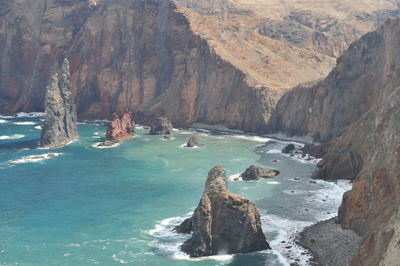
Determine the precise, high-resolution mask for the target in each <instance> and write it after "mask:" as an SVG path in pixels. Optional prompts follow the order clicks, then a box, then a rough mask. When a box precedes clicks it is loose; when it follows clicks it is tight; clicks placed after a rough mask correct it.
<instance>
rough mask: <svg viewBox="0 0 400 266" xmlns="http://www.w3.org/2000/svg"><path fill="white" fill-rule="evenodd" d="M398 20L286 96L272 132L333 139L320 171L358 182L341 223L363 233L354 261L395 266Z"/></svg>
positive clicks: (399, 235) (399, 156)
mask: <svg viewBox="0 0 400 266" xmlns="http://www.w3.org/2000/svg"><path fill="white" fill-rule="evenodd" d="M399 47H400V19H391V20H388V21H387V22H386V23H385V24H384V25H383V26H382V27H381V28H380V29H379V30H378V31H376V32H373V33H369V34H367V35H366V36H364V37H363V38H361V39H360V40H359V41H357V42H355V43H354V44H352V45H351V46H350V48H349V49H348V51H346V52H345V53H344V55H343V56H342V57H341V58H340V59H339V60H338V65H337V66H336V68H335V69H334V70H333V71H332V72H331V73H330V75H329V76H328V77H327V78H326V79H325V80H323V81H321V82H319V83H317V84H314V85H312V84H311V85H309V86H301V87H298V88H296V89H294V90H293V91H291V92H289V93H288V94H287V95H285V96H284V97H283V98H282V99H281V101H280V102H279V103H278V106H277V109H276V112H275V114H274V115H273V118H272V119H271V121H270V129H271V130H272V131H281V132H286V133H289V134H292V135H293V134H296V135H304V134H312V135H314V136H316V137H317V138H318V139H319V140H322V141H329V140H331V139H333V140H331V141H330V142H329V143H328V145H327V147H328V152H327V154H326V155H325V157H324V159H323V161H322V163H321V165H320V167H321V168H320V171H319V173H318V176H319V177H321V178H327V179H336V178H349V179H354V184H353V189H352V190H351V191H349V192H347V193H346V194H345V196H344V198H343V203H342V206H341V207H340V210H339V220H340V222H341V224H342V227H343V228H348V229H353V230H354V231H356V232H357V233H359V234H361V235H362V236H363V237H364V242H363V243H362V245H361V247H360V249H359V253H358V255H357V256H356V258H354V259H353V261H352V265H396V263H397V262H398V258H399V249H398V243H399V240H400V232H399V225H400V219H399V210H400V204H399V202H400V201H399V200H400V193H399V186H400V176H399V173H400V135H399V132H400V108H399V107H398V105H399V103H400V52H399V51H400V50H399Z"/></svg>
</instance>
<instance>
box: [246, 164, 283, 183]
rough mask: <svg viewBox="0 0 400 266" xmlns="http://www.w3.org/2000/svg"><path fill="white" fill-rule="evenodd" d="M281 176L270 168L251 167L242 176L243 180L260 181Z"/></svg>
mask: <svg viewBox="0 0 400 266" xmlns="http://www.w3.org/2000/svg"><path fill="white" fill-rule="evenodd" d="M277 175H279V171H278V170H275V169H270V168H264V167H258V166H255V165H251V166H250V167H249V168H247V169H246V171H245V172H244V173H243V174H241V175H240V177H241V178H242V179H243V180H246V181H248V180H259V179H261V178H271V177H275V176H277Z"/></svg>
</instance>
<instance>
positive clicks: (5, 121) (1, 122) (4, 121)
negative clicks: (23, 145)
mask: <svg viewBox="0 0 400 266" xmlns="http://www.w3.org/2000/svg"><path fill="white" fill-rule="evenodd" d="M7 122H8V121H7V120H4V119H0V124H4V123H7Z"/></svg>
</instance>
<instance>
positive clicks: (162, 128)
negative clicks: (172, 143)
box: [149, 117, 172, 135]
mask: <svg viewBox="0 0 400 266" xmlns="http://www.w3.org/2000/svg"><path fill="white" fill-rule="evenodd" d="M149 134H150V135H170V134H172V123H171V121H170V120H169V119H168V118H166V117H158V118H157V119H155V120H154V121H153V123H152V125H151V127H150V132H149Z"/></svg>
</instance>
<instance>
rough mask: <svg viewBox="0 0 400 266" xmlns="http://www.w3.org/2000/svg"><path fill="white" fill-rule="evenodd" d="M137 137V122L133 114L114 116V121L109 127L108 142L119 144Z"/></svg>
mask: <svg viewBox="0 0 400 266" xmlns="http://www.w3.org/2000/svg"><path fill="white" fill-rule="evenodd" d="M134 135H135V122H134V121H133V118H132V114H131V112H128V111H125V112H123V114H122V115H121V116H119V115H118V114H117V113H114V114H113V120H112V121H111V123H110V124H109V125H108V127H107V132H106V140H108V141H113V142H119V141H121V140H124V139H128V138H132V137H133V136H134Z"/></svg>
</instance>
